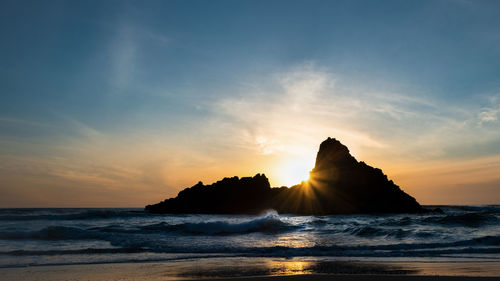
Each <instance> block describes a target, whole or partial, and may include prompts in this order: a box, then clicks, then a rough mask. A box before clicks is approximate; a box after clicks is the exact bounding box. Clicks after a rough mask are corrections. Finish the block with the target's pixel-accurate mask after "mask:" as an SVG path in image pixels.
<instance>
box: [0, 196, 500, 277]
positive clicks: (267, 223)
mask: <svg viewBox="0 0 500 281" xmlns="http://www.w3.org/2000/svg"><path fill="white" fill-rule="evenodd" d="M436 207H439V208H441V209H442V210H443V213H426V214H397V215H394V214H392V215H388V214H378V215H332V216H299V215H286V214H278V213H276V212H275V211H273V210H269V211H267V212H265V213H263V214H261V215H255V216H248V215H159V214H149V213H147V212H145V211H144V210H142V209H134V208H120V209H117V208H107V209H94V208H86V209H55V208H50V209H0V267H3V268H9V267H26V266H43V265H72V264H99V263H124V262H134V263H136V262H159V261H164V262H172V261H182V260H198V261H207V262H209V261H210V260H217V259H218V260H220V259H221V258H271V259H284V260H286V259H290V258H297V257H308V258H309V259H311V258H313V259H314V258H315V259H325V258H327V259H330V260H332V259H333V260H352V261H367V260H368V261H376V260H387V259H389V260H392V261H398V260H399V261H420V262H421V261H424V262H430V263H432V262H435V261H440V262H442V261H446V262H455V261H460V262H463V261H470V262H495V264H498V262H500V205H490V206H428V208H436Z"/></svg>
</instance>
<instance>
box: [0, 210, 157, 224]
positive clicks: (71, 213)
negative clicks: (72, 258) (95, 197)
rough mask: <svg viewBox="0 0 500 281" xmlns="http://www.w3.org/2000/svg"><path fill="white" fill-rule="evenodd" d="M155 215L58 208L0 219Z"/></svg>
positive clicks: (2, 215)
mask: <svg viewBox="0 0 500 281" xmlns="http://www.w3.org/2000/svg"><path fill="white" fill-rule="evenodd" d="M138 216H154V215H151V214H149V213H146V212H144V211H139V210H111V209H96V210H88V209H86V210H82V211H80V210H73V209H71V210H64V209H63V210H56V211H51V212H43V211H38V212H37V211H25V212H24V213H23V212H21V211H17V212H12V211H11V212H9V213H7V214H5V213H3V214H1V215H0V221H30V220H86V219H108V218H119V217H124V218H126V217H138Z"/></svg>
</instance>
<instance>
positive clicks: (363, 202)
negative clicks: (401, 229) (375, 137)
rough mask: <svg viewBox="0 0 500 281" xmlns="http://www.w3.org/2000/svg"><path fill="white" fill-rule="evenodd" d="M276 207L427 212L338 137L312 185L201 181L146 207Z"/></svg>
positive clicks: (230, 210)
mask: <svg viewBox="0 0 500 281" xmlns="http://www.w3.org/2000/svg"><path fill="white" fill-rule="evenodd" d="M270 209H274V210H276V211H277V212H278V213H289V214H303V215H332V214H376V213H420V212H425V211H426V210H425V209H424V208H422V206H421V205H420V204H419V203H418V202H417V201H416V200H415V199H414V198H413V197H411V196H410V195H408V194H406V193H405V192H404V191H402V190H401V189H400V188H399V187H398V186H397V185H395V184H394V183H393V182H392V180H389V179H388V178H387V176H386V175H385V174H384V173H383V172H382V171H381V170H380V169H377V168H373V167H371V166H369V165H367V164H365V163H364V162H358V161H357V160H356V159H355V158H354V157H353V156H352V155H351V154H350V153H349V149H348V148H347V147H346V146H345V145H343V144H342V143H340V142H339V141H338V140H336V139H334V138H328V139H327V140H325V141H323V142H322V143H321V145H320V147H319V151H318V154H317V156H316V164H315V166H314V168H313V169H312V171H311V177H310V179H309V181H308V182H302V183H300V184H298V185H295V186H292V187H290V188H288V187H281V188H271V187H270V185H269V181H268V179H267V177H266V176H265V175H263V174H262V175H261V174H257V175H256V176H254V177H244V178H241V179H240V178H238V177H232V178H224V179H223V180H221V181H218V182H216V183H214V184H211V185H203V184H202V183H201V182H199V183H198V184H196V185H195V186H193V187H191V188H186V189H184V190H183V191H181V192H179V194H178V196H177V197H175V198H171V199H168V200H165V201H163V202H160V203H158V204H154V205H148V206H146V210H147V211H149V212H152V213H191V214H193V213H202V214H208V213H213V214H254V213H260V212H264V211H266V210H270Z"/></svg>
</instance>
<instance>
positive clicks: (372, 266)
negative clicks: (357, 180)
mask: <svg viewBox="0 0 500 281" xmlns="http://www.w3.org/2000/svg"><path fill="white" fill-rule="evenodd" d="M0 276H1V277H0V280H9V281H10V280H12V281H17V280H27V281H30V280H39V281H49V280H53V281H59V280H151V281H156V280H200V279H203V280H239V281H243V280H261V279H263V280H290V281H292V280H297V281H299V280H304V281H306V280H339V281H350V280H353V281H354V280H394V281H397V280H402V281H403V280H407V281H418V280H447V281H451V280H456V281H459V280H500V277H499V276H500V263H499V262H496V261H495V262H482V263H477V262H454V263H445V262H437V263H429V262H413V263H408V262H392V263H389V262H335V261H330V262H327V263H325V262H323V263H320V262H313V261H312V260H311V259H307V258H299V259H291V260H290V259H288V260H286V259H262V258H214V259H210V260H184V261H175V262H142V263H110V264H79V265H48V266H28V267H17V268H0Z"/></svg>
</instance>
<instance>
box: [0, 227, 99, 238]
mask: <svg viewBox="0 0 500 281" xmlns="http://www.w3.org/2000/svg"><path fill="white" fill-rule="evenodd" d="M102 236H103V235H102V234H101V233H99V232H96V231H90V230H85V229H81V228H78V227H68V226H48V227H45V228H43V229H41V230H38V231H3V232H0V239H3V240H26V239H39V240H91V239H100V238H102Z"/></svg>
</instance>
